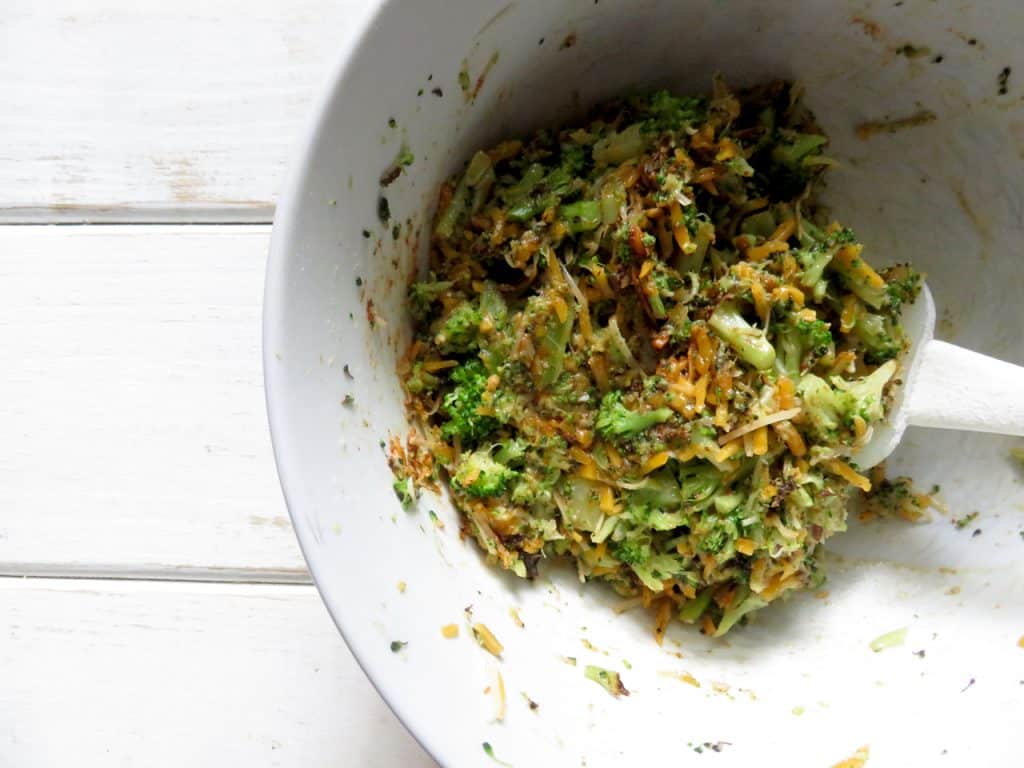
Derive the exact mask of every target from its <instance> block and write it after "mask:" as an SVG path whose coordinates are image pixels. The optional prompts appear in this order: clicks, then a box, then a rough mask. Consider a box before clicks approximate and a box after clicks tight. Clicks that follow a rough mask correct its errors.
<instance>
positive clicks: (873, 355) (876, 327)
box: [853, 310, 903, 365]
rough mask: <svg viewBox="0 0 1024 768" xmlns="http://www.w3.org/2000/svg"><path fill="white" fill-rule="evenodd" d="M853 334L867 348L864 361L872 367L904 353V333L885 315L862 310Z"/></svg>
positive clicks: (858, 314)
mask: <svg viewBox="0 0 1024 768" xmlns="http://www.w3.org/2000/svg"><path fill="white" fill-rule="evenodd" d="M853 332H854V334H855V335H856V336H857V338H859V339H860V340H861V341H862V342H863V343H864V346H865V347H866V350H865V352H864V360H865V361H866V362H868V363H870V364H872V365H877V364H879V363H884V362H886V361H887V360H892V359H893V358H895V357H897V356H898V355H899V354H900V353H901V352H902V351H903V333H902V332H901V331H900V329H899V327H898V326H896V325H895V324H894V323H893V322H892V320H890V319H889V318H888V317H885V316H883V315H876V314H874V313H872V312H867V311H864V310H861V311H860V312H858V313H857V320H856V322H855V323H854V326H853Z"/></svg>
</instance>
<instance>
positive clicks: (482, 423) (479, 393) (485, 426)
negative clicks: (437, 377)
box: [441, 360, 499, 446]
mask: <svg viewBox="0 0 1024 768" xmlns="http://www.w3.org/2000/svg"><path fill="white" fill-rule="evenodd" d="M487 375H488V374H487V369H486V368H484V365H483V363H481V362H480V361H479V360H470V361H469V362H466V363H463V364H462V365H460V366H459V367H458V368H455V369H454V370H453V371H452V374H451V380H452V382H453V383H454V384H455V389H453V390H452V391H451V392H449V393H448V394H447V395H445V397H444V402H443V404H442V409H443V410H444V412H445V414H446V415H447V416H448V421H447V422H446V423H445V425H444V426H443V427H442V428H441V436H442V437H444V438H445V439H446V440H452V439H454V438H456V437H458V438H459V439H460V440H461V441H462V444H463V445H464V446H465V445H473V444H476V443H477V442H479V441H480V440H481V439H482V438H484V437H486V436H487V435H489V434H490V433H491V432H493V431H494V430H496V429H497V428H498V426H499V422H498V420H497V419H495V418H494V417H492V416H482V415H480V413H478V411H479V409H480V406H481V405H483V394H484V391H485V390H486V388H487Z"/></svg>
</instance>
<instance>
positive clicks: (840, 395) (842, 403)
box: [797, 361, 898, 438]
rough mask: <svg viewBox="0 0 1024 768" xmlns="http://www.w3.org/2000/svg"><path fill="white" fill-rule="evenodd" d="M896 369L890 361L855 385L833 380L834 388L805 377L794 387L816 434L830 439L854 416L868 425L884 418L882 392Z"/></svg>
mask: <svg viewBox="0 0 1024 768" xmlns="http://www.w3.org/2000/svg"><path fill="white" fill-rule="evenodd" d="M897 367H898V366H897V363H896V362H895V361H889V362H888V363H886V364H885V365H883V366H881V367H880V368H878V369H877V370H876V371H874V373H872V374H871V375H869V376H866V377H864V378H863V379H857V380H856V381H847V380H846V379H843V378H840V377H839V376H833V377H832V384H833V385H834V387H835V388H833V387H831V386H829V384H828V382H826V381H825V380H824V379H822V378H820V377H818V376H815V375H814V374H808V375H806V376H804V377H803V378H802V379H801V380H800V383H799V384H798V385H797V392H798V393H799V395H800V397H801V399H802V400H803V404H804V411H805V412H806V413H807V416H808V418H810V420H811V424H812V426H813V427H814V429H815V431H816V432H817V433H818V434H819V435H821V436H823V437H826V438H829V437H832V436H834V435H835V433H836V431H837V430H838V429H839V427H840V426H841V425H843V424H850V423H851V422H852V420H853V417H854V416H859V417H861V418H862V419H864V420H865V421H866V422H868V423H869V424H870V423H871V422H873V421H877V420H879V419H881V418H882V417H883V416H884V415H885V408H884V398H883V391H884V389H885V385H886V384H887V383H888V382H889V379H891V378H892V377H893V375H895V373H896V369H897Z"/></svg>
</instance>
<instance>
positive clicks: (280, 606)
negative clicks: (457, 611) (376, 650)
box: [0, 579, 434, 768]
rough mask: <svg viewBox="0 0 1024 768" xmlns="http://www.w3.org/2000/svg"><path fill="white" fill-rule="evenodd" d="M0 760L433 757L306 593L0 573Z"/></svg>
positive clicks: (315, 764) (151, 763)
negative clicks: (20, 576)
mask: <svg viewBox="0 0 1024 768" xmlns="http://www.w3.org/2000/svg"><path fill="white" fill-rule="evenodd" d="M0 615H3V617H4V624H5V627H4V630H3V633H2V635H0V676H2V678H3V681H4V682H3V686H0V766H3V767H4V768H8V767H9V768H15V767H17V768H52V766H63V765H69V766H70V765H82V766H86V765H88V766H92V765H95V766H101V765H103V766H114V765H116V766H124V767H125V768H133V767H135V766H138V768H162V767H163V766H166V767H167V768H180V767H181V766H193V767H194V768H205V767H206V766H210V767H211V768H223V767H224V766H247V767H248V768H261V767H262V766H302V768H319V767H320V766H331V767H332V768H337V766H360V768H384V767H385V766H388V767H390V766H403V767H406V768H424V767H426V766H432V765H434V763H433V761H432V760H431V759H430V758H429V757H428V756H427V755H426V753H424V752H423V750H422V749H420V747H419V746H418V745H417V744H416V742H415V741H414V740H413V739H412V737H411V736H409V735H408V733H407V732H406V731H405V730H404V729H403V728H402V726H401V725H400V724H399V722H398V721H397V719H396V718H395V717H394V715H392V713H391V712H390V710H388V708H387V707H386V705H385V704H384V702H383V701H381V699H380V697H379V696H378V695H377V693H376V691H374V690H373V688H372V687H371V685H370V683H369V682H368V681H367V679H366V678H365V676H364V675H363V673H362V671H361V670H360V669H359V667H358V666H357V665H356V662H355V660H354V659H353V658H352V655H351V654H350V653H349V651H348V649H347V648H346V647H345V644H344V642H343V641H342V639H341V637H340V636H339V635H338V633H337V631H336V630H335V628H334V625H333V624H332V623H331V620H330V618H329V617H328V615H327V612H326V611H325V610H324V608H323V605H322V604H321V602H320V599H319V597H318V596H317V594H316V592H315V590H314V589H313V588H312V587H307V586H265V585H216V584H191V585H182V584H153V583H145V582H109V581H106V582H105V581H99V582H97V581H89V580H67V579H60V580H48V579H28V580H22V579H0Z"/></svg>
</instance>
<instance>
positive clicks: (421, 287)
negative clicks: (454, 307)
mask: <svg viewBox="0 0 1024 768" xmlns="http://www.w3.org/2000/svg"><path fill="white" fill-rule="evenodd" d="M452 285H453V283H452V282H451V281H450V280H438V281H433V280H426V281H423V282H419V283H413V284H412V285H410V286H409V310H410V312H412V316H413V317H414V318H415V319H416V321H417V322H423V321H424V320H426V319H427V318H428V317H430V315H431V313H432V311H433V307H434V302H436V301H437V300H438V299H439V298H441V296H443V295H444V294H445V292H447V291H448V290H449V289H450V288H451V287H452Z"/></svg>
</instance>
